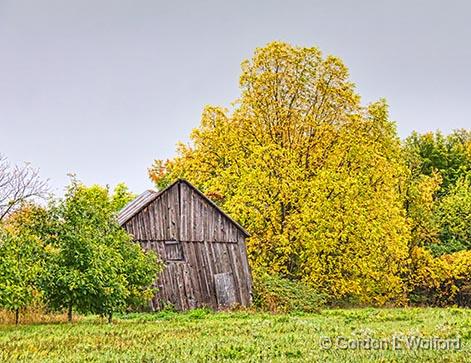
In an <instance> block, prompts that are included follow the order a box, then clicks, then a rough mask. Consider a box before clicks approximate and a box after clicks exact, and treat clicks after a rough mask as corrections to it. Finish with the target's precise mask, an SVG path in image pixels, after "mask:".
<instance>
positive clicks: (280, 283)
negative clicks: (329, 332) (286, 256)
mask: <svg viewBox="0 0 471 363" xmlns="http://www.w3.org/2000/svg"><path fill="white" fill-rule="evenodd" d="M253 303H254V305H255V307H257V308H258V309H261V310H265V311H269V312H273V313H288V312H318V311H319V310H320V309H321V307H322V306H323V305H324V303H325V295H324V294H321V293H319V292H317V291H316V290H315V289H314V288H312V287H311V286H308V285H307V284H305V283H303V282H301V281H292V280H289V279H287V278H283V277H280V276H278V275H270V274H268V273H265V272H264V273H258V274H254V278H253Z"/></svg>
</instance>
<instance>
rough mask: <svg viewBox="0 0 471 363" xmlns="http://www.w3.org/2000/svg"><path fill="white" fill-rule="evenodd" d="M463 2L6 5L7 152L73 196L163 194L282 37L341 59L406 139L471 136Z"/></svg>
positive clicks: (0, 37)
mask: <svg viewBox="0 0 471 363" xmlns="http://www.w3.org/2000/svg"><path fill="white" fill-rule="evenodd" d="M468 4H469V2H468V1H466V0H462V1H456V0H455V1H453V0H451V1H418V0H416V1H397V0H395V1H393V0H391V1H379V0H372V1H360V0H358V1H351V0H350V1H327V0H324V1H256V0H253V1H245V0H244V1H242V0H232V1H221V0H219V1H171V0H167V1H156V0H154V1H145V0H127V1H124V0H123V1H119V0H114V1H111V0H55V1H52V0H29V1H25V0H0V153H3V154H5V155H6V156H7V157H9V158H10V160H12V161H14V162H20V161H29V162H31V163H32V164H33V165H35V166H37V167H39V168H40V169H41V174H42V176H43V177H44V178H49V179H50V184H51V186H52V187H53V188H54V189H55V190H56V191H59V192H61V191H62V189H63V187H64V186H65V185H66V184H67V182H68V178H67V176H66V174H67V173H69V172H74V173H76V174H77V175H78V177H79V179H81V180H82V181H84V182H85V183H87V184H89V183H100V184H110V185H115V184H116V183H117V182H119V181H124V182H126V183H127V184H128V185H129V186H130V187H131V189H132V190H133V191H135V192H140V191H142V190H143V189H145V188H148V187H150V186H151V183H150V182H149V180H148V177H147V168H148V167H149V166H150V165H151V163H152V160H153V159H155V158H167V157H171V156H172V155H173V154H174V150H175V143H176V142H177V141H179V140H183V141H186V140H188V135H189V133H190V131H191V129H192V128H194V127H196V126H197V125H198V124H199V121H200V114H201V110H202V109H203V106H204V105H205V104H215V105H222V106H229V103H230V102H231V101H233V100H234V99H235V98H236V97H237V96H238V94H239V90H238V77H239V73H240V63H241V61H242V60H243V59H245V58H249V57H250V56H251V54H252V52H253V50H254V48H255V47H258V46H263V45H265V44H266V43H267V42H270V41H272V40H282V41H287V42H290V43H292V44H296V45H302V46H312V45H317V46H319V47H320V48H321V49H322V50H323V52H324V53H325V54H334V55H337V56H339V57H341V58H342V59H343V60H344V61H345V63H346V64H347V66H348V67H349V68H350V71H351V78H352V80H353V81H354V82H355V83H356V85H357V88H358V91H359V92H360V94H361V95H362V97H363V101H364V102H365V103H366V102H370V101H373V100H376V99H378V98H380V97H386V98H387V100H388V102H389V104H390V106H391V115H392V118H393V119H394V120H396V121H397V123H398V129H399V133H400V135H401V136H402V137H404V136H406V135H408V134H409V133H410V132H411V131H412V130H414V129H415V130H418V131H427V130H435V129H438V128H439V129H441V130H443V131H446V132H448V131H450V130H452V129H455V128H463V127H467V128H470V126H471V121H470V116H469V111H468V108H469V101H470V99H471V97H470V96H471V91H470V88H469V87H470V85H471V72H470V66H471V46H470V44H471V25H470V24H471V22H470V20H469V17H470V14H471V6H470V5H468Z"/></svg>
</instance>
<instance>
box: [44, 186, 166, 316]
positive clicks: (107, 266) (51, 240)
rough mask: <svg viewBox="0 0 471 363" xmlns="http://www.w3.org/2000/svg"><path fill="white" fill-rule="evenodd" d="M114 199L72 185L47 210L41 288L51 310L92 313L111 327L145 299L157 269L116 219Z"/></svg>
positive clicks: (151, 256)
mask: <svg viewBox="0 0 471 363" xmlns="http://www.w3.org/2000/svg"><path fill="white" fill-rule="evenodd" d="M115 202H116V199H115V198H114V197H113V196H110V193H109V191H108V190H107V189H105V188H102V187H100V186H96V185H94V186H91V187H86V186H84V185H83V184H81V183H79V182H77V181H75V180H73V181H72V184H71V185H70V186H69V188H68V190H67V193H66V195H65V198H64V199H62V200H60V201H57V202H55V203H53V204H52V205H51V206H50V208H49V213H50V217H51V218H50V224H51V228H50V232H49V233H48V234H47V235H46V239H47V242H48V247H49V248H48V252H49V253H48V263H47V268H46V272H45V274H44V279H43V281H42V286H43V289H44V295H45V298H46V301H47V303H48V304H49V306H50V307H52V308H54V309H57V310H62V309H67V311H68V318H69V320H72V311H73V310H76V311H78V312H81V313H89V312H91V313H96V314H100V315H103V316H107V317H108V319H109V321H111V318H112V314H113V312H115V311H122V310H123V309H124V308H125V307H126V306H127V304H128V303H129V302H130V299H131V298H132V299H133V300H134V301H135V300H136V299H145V298H147V297H148V296H149V294H150V292H151V291H152V290H151V289H150V285H151V283H152V282H153V281H154V279H155V278H156V274H157V272H158V269H159V264H158V262H157V259H156V256H155V254H154V253H152V252H144V251H143V250H142V249H141V248H140V246H139V245H137V244H135V243H133V242H132V240H131V237H130V236H129V235H128V234H127V233H126V232H125V231H124V229H122V228H121V226H120V225H119V224H118V223H117V221H116V218H115V213H116V209H117V205H116V203H115Z"/></svg>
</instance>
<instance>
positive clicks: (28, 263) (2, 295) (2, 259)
mask: <svg viewBox="0 0 471 363" xmlns="http://www.w3.org/2000/svg"><path fill="white" fill-rule="evenodd" d="M26 209H28V208H26ZM24 214H28V216H27V217H26V219H28V218H30V217H31V216H30V215H29V213H28V212H26V213H24V212H23V211H18V212H17V214H16V215H15V216H14V217H10V221H9V223H8V225H7V226H4V227H3V228H1V229H0V266H1V269H0V306H2V307H3V308H5V309H8V310H12V311H15V323H16V324H18V323H19V317H20V309H22V308H25V307H27V306H28V305H29V304H30V303H31V302H32V301H33V299H34V293H35V292H36V291H37V290H38V287H37V285H38V279H39V275H40V273H41V270H42V264H41V255H42V244H41V241H40V240H39V239H38V238H37V236H35V235H34V234H33V233H32V231H31V230H30V229H29V228H28V227H26V225H24V224H23V222H25V218H24V217H25V216H24ZM12 219H13V220H12ZM17 219H20V220H22V221H19V220H17Z"/></svg>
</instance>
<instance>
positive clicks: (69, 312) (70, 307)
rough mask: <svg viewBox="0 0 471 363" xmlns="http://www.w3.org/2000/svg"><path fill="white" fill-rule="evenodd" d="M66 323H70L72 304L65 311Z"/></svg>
mask: <svg viewBox="0 0 471 363" xmlns="http://www.w3.org/2000/svg"><path fill="white" fill-rule="evenodd" d="M67 321H68V322H69V323H71V322H72V304H69V310H68V311H67Z"/></svg>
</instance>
